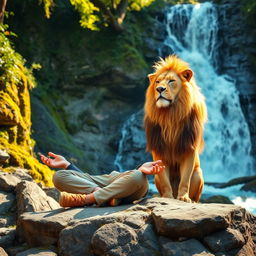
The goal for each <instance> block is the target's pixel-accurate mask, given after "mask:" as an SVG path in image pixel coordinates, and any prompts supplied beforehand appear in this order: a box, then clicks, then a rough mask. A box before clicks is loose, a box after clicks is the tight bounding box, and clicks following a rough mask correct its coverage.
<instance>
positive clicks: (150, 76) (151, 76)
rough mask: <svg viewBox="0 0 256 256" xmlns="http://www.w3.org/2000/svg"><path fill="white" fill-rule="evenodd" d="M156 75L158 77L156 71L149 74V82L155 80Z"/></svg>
mask: <svg viewBox="0 0 256 256" xmlns="http://www.w3.org/2000/svg"><path fill="white" fill-rule="evenodd" d="M155 77H156V74H155V73H152V74H148V79H149V82H150V83H151V82H152V81H153V80H154V78H155Z"/></svg>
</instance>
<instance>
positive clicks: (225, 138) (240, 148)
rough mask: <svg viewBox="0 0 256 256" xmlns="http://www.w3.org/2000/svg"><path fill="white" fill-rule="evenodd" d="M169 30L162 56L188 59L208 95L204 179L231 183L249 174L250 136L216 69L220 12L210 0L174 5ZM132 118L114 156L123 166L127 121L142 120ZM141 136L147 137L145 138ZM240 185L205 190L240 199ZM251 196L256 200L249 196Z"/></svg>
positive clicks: (230, 87)
mask: <svg viewBox="0 0 256 256" xmlns="http://www.w3.org/2000/svg"><path fill="white" fill-rule="evenodd" d="M166 30H167V37H166V39H165V41H164V42H163V45H162V47H161V48H160V49H159V55H160V56H164V55H166V54H163V51H164V52H165V53H166V52H167V53H168V54H172V53H174V54H176V55H178V56H179V57H180V58H181V59H183V60H185V61H187V62H188V63H189V64H190V66H191V68H192V70H193V71H194V74H195V79H196V81H197V84H198V85H199V86H200V87H201V89H202V92H203V94H204V95H205V97H206V104H207V108H208V123H207V125H206V128H205V136H204V137H205V144H206V145H205V150H204V152H203V154H202V155H201V157H200V159H201V165H202V169H203V172H204V178H205V180H206V181H208V182H227V181H228V180H230V179H232V178H234V177H240V176H246V175H251V174H252V166H251V157H250V149H251V143H250V134H249V129H248V126H247V123H246V121H245V118H244V116H243V113H242V110H241V107H240V102H239V96H238V91H237V90H236V87H235V84H234V81H232V79H231V78H230V77H227V76H223V75H222V76H220V75H218V74H217V72H216V68H217V64H218V54H219V52H218V49H219V44H218V42H219V41H218V37H217V35H218V15H217V11H216V9H215V6H214V5H213V4H212V3H209V2H206V3H203V4H197V5H190V4H183V5H174V6H172V7H170V8H169V9H168V10H167V14H166ZM166 49H167V50H166ZM140 118H141V116H140ZM133 119H134V115H133V116H132V117H131V118H130V119H129V120H128V121H127V122H126V125H124V127H123V131H122V133H123V136H122V139H121V141H120V144H119V151H118V155H117V158H116V165H118V166H119V167H122V166H123V165H124V164H125V163H124V161H121V160H122V157H121V156H122V155H124V154H123V153H124V151H123V146H124V145H125V144H126V142H127V140H128V138H127V137H126V136H125V135H126V134H125V133H126V130H127V128H128V127H127V124H128V123H129V129H130V126H131V125H133V124H136V123H138V120H137V121H134V120H133ZM130 136H131V135H130ZM142 140H143V141H145V139H144V138H143V139H142ZM134 145H135V144H134ZM121 147H122V148H121ZM144 150H145V149H144ZM131 151H132V148H131ZM141 161H143V159H141ZM132 167H133V166H130V168H132ZM120 169H122V168H120ZM240 187H241V186H236V187H232V188H230V189H227V190H225V191H224V190H222V191H221V192H220V191H218V190H216V189H214V188H212V187H209V186H206V187H205V190H204V193H207V194H216V193H217V194H218V193H220V194H225V195H228V196H230V197H231V199H232V200H233V201H235V202H238V201H239V200H240V199H239V197H238V195H242V194H243V192H241V191H239V189H240ZM248 196H249V194H248V193H247V197H248ZM249 200H255V199H253V198H249ZM249 209H251V210H254V211H255V209H254V208H250V207H249Z"/></svg>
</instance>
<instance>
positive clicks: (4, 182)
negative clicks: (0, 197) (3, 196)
mask: <svg viewBox="0 0 256 256" xmlns="http://www.w3.org/2000/svg"><path fill="white" fill-rule="evenodd" d="M19 182H20V179H19V178H17V177H15V176H14V175H13V174H11V173H7V172H3V171H0V189H1V190H3V191H7V192H8V191H14V189H15V187H16V186H17V184H18V183H19Z"/></svg>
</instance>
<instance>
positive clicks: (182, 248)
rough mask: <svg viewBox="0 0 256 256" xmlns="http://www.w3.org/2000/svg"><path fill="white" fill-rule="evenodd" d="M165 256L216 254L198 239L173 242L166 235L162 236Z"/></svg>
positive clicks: (161, 240) (161, 242)
mask: <svg viewBox="0 0 256 256" xmlns="http://www.w3.org/2000/svg"><path fill="white" fill-rule="evenodd" d="M160 244H161V247H162V255H163V256H180V255H182V256H194V255H198V256H199V255H200V256H214V254H211V253H210V252H209V251H208V250H207V249H206V248H205V247H204V246H203V245H202V244H201V243H200V242H199V241H198V240H196V239H189V240H186V241H183V242H173V241H171V240H169V239H166V238H164V237H161V238H160Z"/></svg>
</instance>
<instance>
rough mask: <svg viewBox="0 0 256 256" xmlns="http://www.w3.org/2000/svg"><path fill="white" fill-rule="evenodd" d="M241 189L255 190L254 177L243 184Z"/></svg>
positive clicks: (255, 181) (255, 182)
mask: <svg viewBox="0 0 256 256" xmlns="http://www.w3.org/2000/svg"><path fill="white" fill-rule="evenodd" d="M241 190H244V191H251V192H254V193H255V192H256V179H254V180H252V181H250V182H248V183H246V184H245V185H243V186H242V187H241Z"/></svg>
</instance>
